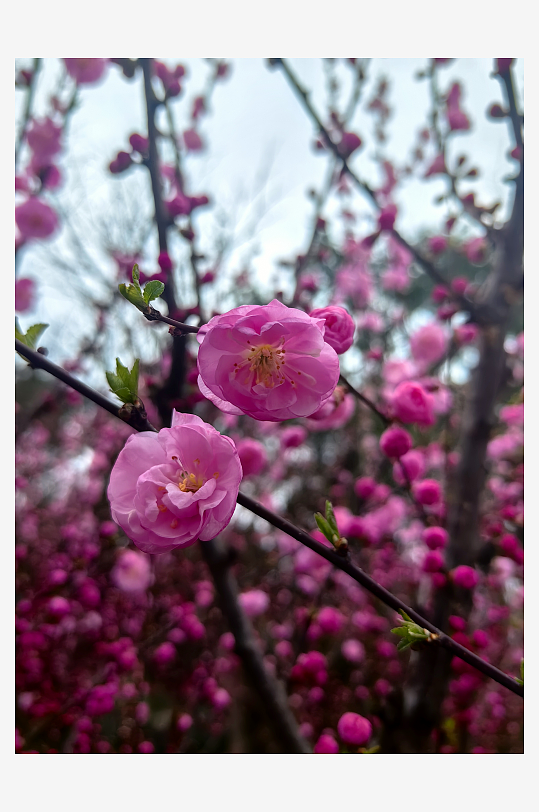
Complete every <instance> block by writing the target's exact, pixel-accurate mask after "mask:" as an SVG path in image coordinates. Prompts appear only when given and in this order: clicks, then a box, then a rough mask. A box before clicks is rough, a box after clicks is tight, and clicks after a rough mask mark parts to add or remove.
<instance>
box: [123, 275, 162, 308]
mask: <svg viewBox="0 0 539 812" xmlns="http://www.w3.org/2000/svg"><path fill="white" fill-rule="evenodd" d="M131 276H132V279H133V284H132V285H126V284H124V283H123V282H122V284H121V285H118V290H119V291H120V293H121V294H122V296H123V297H124V298H125V299H127V301H128V302H131V304H132V305H135V307H136V308H137V309H138V310H142V311H145V310H146V309H147V308H148V307H149V305H150V302H153V300H154V299H157V298H158V297H159V296H161V294H162V293H163V291H164V289H165V286H164V284H163V283H162V282H160V281H159V280H158V279H151V280H150V281H149V282H147V283H146V285H145V286H144V289H142V288H141V287H140V282H139V279H140V271H139V268H138V265H137V264H135V265H133V271H132V275H131Z"/></svg>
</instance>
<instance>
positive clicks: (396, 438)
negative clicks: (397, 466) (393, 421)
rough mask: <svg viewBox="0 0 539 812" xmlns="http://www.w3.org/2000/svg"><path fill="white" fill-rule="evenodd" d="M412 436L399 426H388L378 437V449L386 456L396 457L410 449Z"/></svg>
mask: <svg viewBox="0 0 539 812" xmlns="http://www.w3.org/2000/svg"><path fill="white" fill-rule="evenodd" d="M411 447H412V438H411V437H410V435H409V434H408V432H407V431H406V430H405V429H402V428H401V427H400V426H390V427H389V428H388V429H386V430H385V431H384V433H383V434H382V435H381V437H380V450H381V451H382V453H383V454H385V455H386V457H391V458H393V459H398V458H399V457H402V456H403V455H404V454H406V453H407V452H408V451H410V449H411Z"/></svg>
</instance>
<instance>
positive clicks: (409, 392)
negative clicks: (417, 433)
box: [391, 381, 434, 426]
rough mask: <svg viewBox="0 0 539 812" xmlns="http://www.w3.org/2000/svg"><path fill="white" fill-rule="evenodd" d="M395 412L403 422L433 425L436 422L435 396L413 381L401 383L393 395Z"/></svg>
mask: <svg viewBox="0 0 539 812" xmlns="http://www.w3.org/2000/svg"><path fill="white" fill-rule="evenodd" d="M391 405H392V407H393V413H394V415H395V417H396V418H397V419H398V420H401V421H402V422H403V423H417V424H418V425H420V426H432V424H433V423H434V398H433V397H432V395H429V394H428V393H427V392H425V390H424V389H423V387H422V386H421V385H420V384H418V383H414V382H413V381H403V382H402V383H400V384H399V385H398V386H397V387H396V389H395V391H394V392H393V396H392V403H391Z"/></svg>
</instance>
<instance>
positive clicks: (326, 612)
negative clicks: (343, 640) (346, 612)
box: [316, 606, 344, 634]
mask: <svg viewBox="0 0 539 812" xmlns="http://www.w3.org/2000/svg"><path fill="white" fill-rule="evenodd" d="M316 620H317V623H318V625H319V626H320V628H321V630H322V631H323V633H324V634H339V632H340V630H341V629H342V627H343V624H344V617H343V615H342V614H341V612H339V610H338V609H335V607H334V606H324V607H323V608H322V609H320V611H319V612H318V616H317V618H316Z"/></svg>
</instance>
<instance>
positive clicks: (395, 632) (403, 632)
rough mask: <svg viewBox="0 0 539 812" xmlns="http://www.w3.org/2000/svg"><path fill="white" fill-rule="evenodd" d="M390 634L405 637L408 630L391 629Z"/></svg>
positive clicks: (404, 627)
mask: <svg viewBox="0 0 539 812" xmlns="http://www.w3.org/2000/svg"><path fill="white" fill-rule="evenodd" d="M391 633H392V634H397V635H398V636H399V637H406V636H407V634H408V629H407V628H406V626H397V628H396V629H391Z"/></svg>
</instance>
